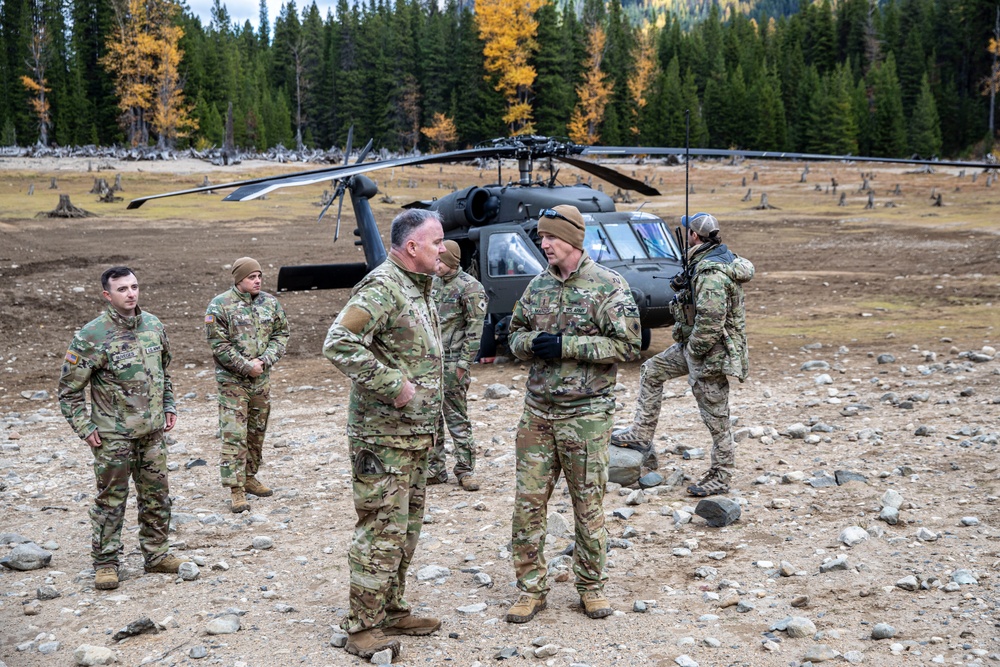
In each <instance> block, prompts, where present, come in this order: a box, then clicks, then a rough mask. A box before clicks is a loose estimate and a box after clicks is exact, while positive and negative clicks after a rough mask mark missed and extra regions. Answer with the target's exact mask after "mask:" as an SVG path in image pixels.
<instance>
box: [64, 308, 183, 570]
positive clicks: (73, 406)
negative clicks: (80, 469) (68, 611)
mask: <svg viewBox="0 0 1000 667" xmlns="http://www.w3.org/2000/svg"><path fill="white" fill-rule="evenodd" d="M169 365H170V345H169V343H168V342H167V334H166V332H165V331H164V329H163V325H162V324H161V323H160V320H158V319H157V318H156V317H155V316H153V315H151V314H149V313H144V312H142V311H141V310H140V309H139V308H138V307H136V314H135V315H134V316H133V317H123V316H122V315H120V314H119V313H118V311H116V310H115V309H114V308H112V307H110V306H109V307H108V309H107V310H106V311H105V312H104V313H103V314H102V315H101V316H100V317H98V318H97V319H95V320H93V321H91V322H89V323H88V324H87V325H86V326H84V327H83V328H82V329H80V330H79V331H78V332H77V333H76V335H75V336H74V337H73V342H72V343H70V346H69V350H68V351H67V352H66V357H65V359H64V361H63V365H62V376H61V377H60V378H59V407H60V409H61V410H62V413H63V416H64V417H66V420H67V421H68V422H69V423H70V426H72V427H73V430H74V431H75V432H76V434H77V435H78V436H80V437H81V438H82V439H84V440H85V439H86V438H87V437H88V436H90V435H91V434H92V433H93V432H94V431H97V433H98V434H99V435H100V438H101V445H100V446H99V447H94V448H91V449H92V450H93V453H94V475H95V476H96V478H97V495H96V496H95V497H94V506H93V507H92V508H91V510H90V525H91V555H92V556H93V560H94V567H95V568H100V567H102V566H112V567H115V568H117V566H118V559H119V557H120V555H121V552H122V542H121V532H122V524H123V523H124V521H125V502H126V501H127V500H128V480H129V476H130V475H131V477H132V480H133V482H134V483H135V491H136V495H137V496H138V509H139V545H140V547H141V548H142V553H143V557H144V558H145V561H146V566H147V567H152V566H155V565H156V564H157V563H159V562H160V560H162V559H163V558H164V557H165V556H166V555H167V551H168V546H169V545H168V543H167V530H168V528H169V526H170V496H169V493H168V489H167V449H166V445H165V444H164V442H163V427H164V425H165V417H164V413H166V412H172V413H174V414H176V410H175V409H174V391H173V385H172V384H171V382H170V374H169V373H168V372H167V366H169ZM87 384H90V394H91V410H90V413H89V414H88V412H87V401H86V395H85V389H86V387H87Z"/></svg>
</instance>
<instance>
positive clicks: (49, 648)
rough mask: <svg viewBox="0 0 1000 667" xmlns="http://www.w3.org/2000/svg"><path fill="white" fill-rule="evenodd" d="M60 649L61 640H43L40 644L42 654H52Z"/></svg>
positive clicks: (39, 649)
mask: <svg viewBox="0 0 1000 667" xmlns="http://www.w3.org/2000/svg"><path fill="white" fill-rule="evenodd" d="M58 650H59V642H42V643H41V644H39V645H38V652H39V653H41V654H42V655H52V654H53V653H55V652H56V651H58Z"/></svg>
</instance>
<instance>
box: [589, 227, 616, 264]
mask: <svg viewBox="0 0 1000 667" xmlns="http://www.w3.org/2000/svg"><path fill="white" fill-rule="evenodd" d="M583 247H584V248H586V249H587V254H589V255H590V258H591V259H592V260H594V261H595V262H601V261H605V260H609V259H618V253H617V252H615V249H614V248H613V247H611V244H610V243H608V237H607V235H606V234H605V233H604V230H603V229H601V226H600V225H587V229H586V231H585V232H584V236H583Z"/></svg>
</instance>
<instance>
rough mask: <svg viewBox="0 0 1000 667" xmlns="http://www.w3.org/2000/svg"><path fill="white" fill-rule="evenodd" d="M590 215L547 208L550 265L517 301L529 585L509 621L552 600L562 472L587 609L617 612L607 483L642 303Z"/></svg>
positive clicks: (520, 482)
mask: <svg viewBox="0 0 1000 667" xmlns="http://www.w3.org/2000/svg"><path fill="white" fill-rule="evenodd" d="M584 231H585V225H584V220H583V216H582V215H581V214H580V212H579V210H577V209H576V208H575V207H573V206H557V207H555V209H547V210H544V211H542V212H541V215H540V217H539V222H538V234H539V236H540V237H541V239H542V250H543V251H544V252H545V255H546V257H547V258H548V261H549V266H548V269H547V270H546V271H544V272H542V273H541V274H539V275H538V276H536V277H535V278H534V279H533V280H532V281H531V282H530V283H529V284H528V287H527V289H526V290H525V292H524V295H523V296H522V297H521V299H520V300H519V301H518V302H517V303H516V304H515V306H514V314H513V317H512V320H511V325H510V349H511V351H512V352H513V353H514V355H515V356H516V357H517V358H518V359H523V360H531V361H532V365H531V371H530V372H529V375H528V382H527V392H526V393H525V397H524V413H523V415H522V416H521V422H520V424H519V426H518V432H517V441H516V445H515V452H516V459H517V490H516V492H515V497H514V516H513V525H512V534H513V552H514V553H513V561H514V570H515V574H516V575H517V587H518V588H519V589H521V591H523V593H522V594H521V596H520V597H519V599H518V601H517V602H516V603H515V604H514V605H513V606H512V607H511V608H510V609H509V610H508V612H507V617H506V618H507V622H509V623H526V622H528V621H530V620H531V619H532V618H533V617H534V616H535V614H537V613H538V612H539V611H541V610H542V609H544V608H545V605H546V602H545V598H546V595H547V593H548V590H549V586H548V579H547V566H546V562H545V533H546V516H547V505H548V501H549V498H550V497H551V495H552V491H553V489H554V488H555V485H556V482H557V481H558V479H559V473H560V471H562V472H563V474H564V476H565V478H566V485H567V486H568V488H569V494H570V498H571V499H572V501H573V519H574V524H575V526H576V531H575V537H576V548H575V550H574V552H573V572H574V573H575V574H576V589H577V591H578V592H579V594H580V603H581V606H582V607H583V610H584V613H586V614H587V616H589V617H590V618H603V617H605V616H608V615H610V614H611V613H612V611H613V610H612V608H611V605H610V604H609V603H608V600H607V599H606V598H605V596H604V584H605V582H606V581H607V573H606V572H605V565H606V562H607V556H606V546H607V531H606V530H605V528H604V489H605V485H606V484H607V481H608V437H609V435H610V432H611V423H612V417H613V413H614V409H615V399H614V388H615V382H616V374H617V369H618V362H620V361H634V360H636V359H638V358H639V342H640V326H639V309H638V307H637V306H636V304H635V301H634V300H633V299H632V294H631V292H630V290H629V286H628V284H627V283H626V282H625V280H624V279H622V277H621V276H620V275H618V274H617V273H615V272H614V271H612V270H611V269H608V268H607V267H604V266H601V265H600V264H598V263H596V262H595V261H593V260H592V259H591V258H590V256H589V255H588V254H587V253H586V252H584V251H583V239H584Z"/></svg>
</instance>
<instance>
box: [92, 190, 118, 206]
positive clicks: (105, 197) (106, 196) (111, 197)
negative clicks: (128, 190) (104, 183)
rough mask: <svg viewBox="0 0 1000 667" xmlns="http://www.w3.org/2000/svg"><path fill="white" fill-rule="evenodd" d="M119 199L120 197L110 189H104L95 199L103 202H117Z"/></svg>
mask: <svg viewBox="0 0 1000 667" xmlns="http://www.w3.org/2000/svg"><path fill="white" fill-rule="evenodd" d="M121 200H122V198H121V197H119V196H117V195H116V194H115V193H114V192H113V191H112V190H105V191H104V193H103V194H101V196H100V197H98V198H97V201H99V202H102V203H104V204H114V203H115V202H119V201H121Z"/></svg>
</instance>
